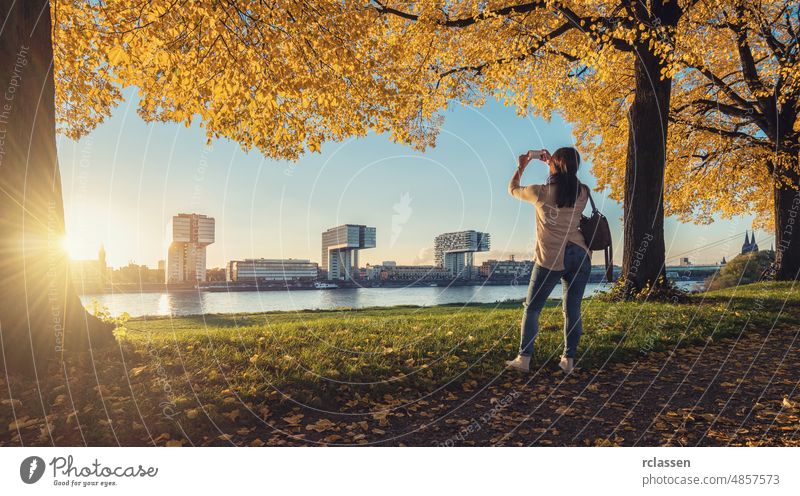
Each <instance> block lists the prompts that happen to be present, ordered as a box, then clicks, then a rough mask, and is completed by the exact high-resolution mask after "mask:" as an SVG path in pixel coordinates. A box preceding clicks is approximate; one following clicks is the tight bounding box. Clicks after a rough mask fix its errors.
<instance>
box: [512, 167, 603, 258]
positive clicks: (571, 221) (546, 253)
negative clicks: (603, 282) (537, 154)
mask: <svg viewBox="0 0 800 496" xmlns="http://www.w3.org/2000/svg"><path fill="white" fill-rule="evenodd" d="M508 192H509V193H510V194H511V196H513V197H515V198H518V199H520V200H522V201H526V202H530V203H533V204H534V205H535V206H536V247H535V248H534V251H533V261H534V262H536V263H537V264H538V265H541V266H542V267H544V268H546V269H550V270H564V249H565V248H566V247H567V242H571V243H575V244H576V245H578V246H581V247H582V248H583V249H584V250H586V251H587V252H588V251H589V249H588V248H587V247H586V242H585V241H584V239H583V234H581V232H580V231H579V230H578V225H579V224H580V220H581V213H583V210H584V208H586V203H587V202H588V201H589V193H588V190H587V188H583V187H581V189H580V194H579V195H578V200H577V201H576V202H575V206H574V207H571V208H558V206H556V197H555V193H556V191H555V185H553V184H531V185H530V186H520V185H519V178H518V177H517V176H516V175H515V176H514V178H513V179H512V180H511V184H509V185H508ZM590 255H591V253H590Z"/></svg>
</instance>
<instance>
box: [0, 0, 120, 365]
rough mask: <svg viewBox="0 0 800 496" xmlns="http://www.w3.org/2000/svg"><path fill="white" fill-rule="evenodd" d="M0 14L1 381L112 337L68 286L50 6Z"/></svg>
mask: <svg viewBox="0 0 800 496" xmlns="http://www.w3.org/2000/svg"><path fill="white" fill-rule="evenodd" d="M0 15H2V18H3V21H4V23H5V25H4V28H3V29H2V31H0V92H2V93H0V351H2V358H3V366H4V370H3V372H4V373H5V374H6V375H10V374H15V373H23V374H26V375H33V374H36V375H37V377H38V378H41V374H43V373H45V372H46V368H47V365H48V363H49V361H50V359H51V358H53V357H55V356H58V355H59V354H61V353H63V352H64V351H65V350H80V349H86V348H87V347H88V346H97V345H100V344H105V343H108V342H110V341H112V340H113V336H112V334H111V329H110V326H109V325H107V324H104V323H102V322H100V321H99V320H98V319H96V318H95V317H93V316H91V315H89V314H88V313H87V312H86V311H85V310H84V309H83V306H82V305H81V303H80V300H79V298H78V295H77V294H76V292H75V291H74V289H73V287H72V284H71V282H70V279H69V271H68V259H67V256H66V253H65V252H64V250H63V248H62V239H63V235H64V206H63V201H62V196H61V176H60V173H59V170H58V158H57V155H56V138H55V92H54V81H53V70H52V69H53V66H52V62H53V46H52V32H51V18H50V4H49V1H47V0H25V1H24V2H21V1H17V2H2V5H0Z"/></svg>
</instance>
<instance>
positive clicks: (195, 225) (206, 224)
mask: <svg viewBox="0 0 800 496" xmlns="http://www.w3.org/2000/svg"><path fill="white" fill-rule="evenodd" d="M167 239H168V241H169V247H168V248H167V258H166V260H167V270H166V271H165V275H164V279H165V280H166V282H167V284H170V283H180V282H204V281H205V280H206V246H208V245H210V244H211V243H213V242H214V218H213V217H207V216H205V215H200V214H178V215H176V216H174V217H173V218H172V220H171V221H170V223H169V226H168V227H167Z"/></svg>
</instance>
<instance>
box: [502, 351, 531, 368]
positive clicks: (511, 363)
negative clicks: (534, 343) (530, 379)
mask: <svg viewBox="0 0 800 496" xmlns="http://www.w3.org/2000/svg"><path fill="white" fill-rule="evenodd" d="M506 368H509V369H516V370H521V371H523V372H530V370H531V357H529V356H527V357H526V356H521V355H517V358H515V359H513V360H508V361H506Z"/></svg>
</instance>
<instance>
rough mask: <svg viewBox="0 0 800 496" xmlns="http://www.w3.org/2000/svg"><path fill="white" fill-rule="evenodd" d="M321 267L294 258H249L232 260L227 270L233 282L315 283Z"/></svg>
mask: <svg viewBox="0 0 800 496" xmlns="http://www.w3.org/2000/svg"><path fill="white" fill-rule="evenodd" d="M318 272H319V266H318V265H317V264H316V263H315V262H312V261H310V260H298V259H294V258H287V259H274V258H247V259H245V260H231V261H230V262H228V267H227V268H226V273H227V279H228V281H231V282H262V281H263V282H266V281H304V280H305V281H313V280H314V279H316V278H317V274H318Z"/></svg>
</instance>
